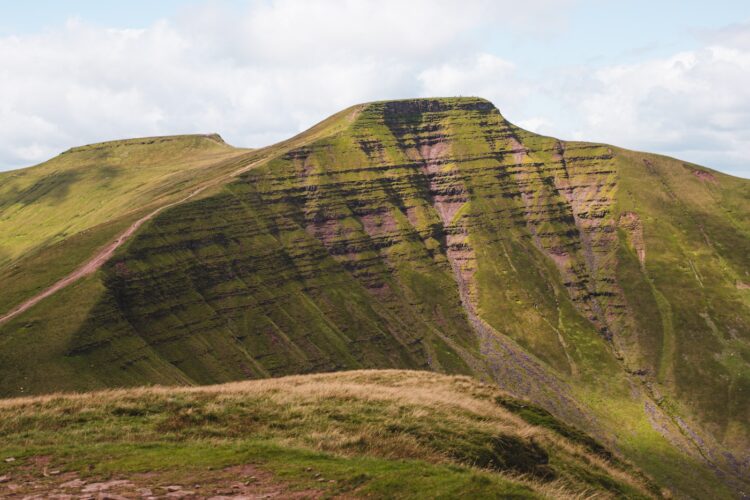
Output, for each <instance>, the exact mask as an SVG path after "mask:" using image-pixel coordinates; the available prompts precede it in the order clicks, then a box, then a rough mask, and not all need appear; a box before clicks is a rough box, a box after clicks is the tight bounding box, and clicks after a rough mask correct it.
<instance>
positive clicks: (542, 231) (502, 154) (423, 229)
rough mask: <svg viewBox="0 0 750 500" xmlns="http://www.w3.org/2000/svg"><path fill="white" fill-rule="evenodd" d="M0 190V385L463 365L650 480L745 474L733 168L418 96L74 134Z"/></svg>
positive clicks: (738, 228) (746, 348)
mask: <svg viewBox="0 0 750 500" xmlns="http://www.w3.org/2000/svg"><path fill="white" fill-rule="evenodd" d="M0 207H2V215H0V225H2V227H3V232H2V236H0V238H1V239H0V244H1V245H2V246H0V262H2V264H0V266H2V267H0V277H2V281H3V284H4V286H3V290H4V291H3V294H2V298H1V299H0V306H2V310H3V311H8V312H11V314H10V315H9V316H8V315H6V316H4V317H3V319H0V322H1V323H0V394H1V395H4V396H19V395H25V394H42V393H47V392H52V391H80V390H93V389H101V388H109V387H129V386H138V385H148V384H165V385H174V384H179V385H183V384H184V385H196V384H214V383H222V382H227V381H232V380H240V379H247V378H266V377H276V376H283V375H290V374H306V373H315V372H328V371H341V370H352V369H361V368H381V369H382V368H400V369H419V370H431V371H436V372H442V373H447V374H454V375H455V374H460V375H471V376H473V377H475V378H477V379H479V380H482V381H484V382H486V383H492V384H493V385H495V386H498V387H499V388H501V389H503V390H505V391H507V392H508V393H510V394H513V395H514V397H517V398H523V399H527V400H530V401H532V402H533V404H535V405H538V406H540V407H543V408H545V409H546V410H547V411H549V412H551V413H552V414H554V415H555V416H556V417H557V418H559V419H561V420H562V421H564V422H566V423H567V424H568V425H572V426H575V427H577V428H581V429H584V430H585V431H586V432H588V433H590V434H591V435H593V436H594V437H595V438H596V439H597V440H600V441H601V442H602V443H604V444H605V445H606V446H608V447H609V448H611V449H612V450H613V451H614V452H615V453H616V454H619V455H622V456H623V457H626V458H627V459H629V460H632V461H633V462H634V463H635V464H636V465H637V466H638V467H640V468H642V469H643V470H644V471H646V472H647V473H648V474H650V475H651V476H653V478H654V480H655V481H656V482H657V483H658V484H659V485H661V486H663V487H665V488H668V489H670V490H673V491H676V492H678V493H680V494H685V495H694V496H697V497H706V496H714V497H721V496H727V497H731V496H733V495H740V494H741V492H742V491H745V492H747V491H748V487H749V486H748V481H747V477H748V476H750V454H748V451H747V450H748V449H750V429H749V426H748V422H749V421H750V419H748V415H750V274H749V271H748V269H749V268H750V217H748V214H750V181H747V180H743V179H738V178H733V177H731V176H728V175H724V174H721V173H719V172H716V171H713V170H710V169H707V168H704V167H701V166H698V165H693V164H689V163H685V162H682V161H679V160H675V159H672V158H667V157H663V156H658V155H651V154H646V153H638V152H633V151H628V150H624V149H621V148H616V147H613V146H608V145H602V144H593V143H583V142H570V141H561V140H558V139H554V138H550V137H544V136H539V135H536V134H532V133H530V132H527V131H525V130H522V129H520V128H518V127H516V126H514V125H512V124H511V123H509V122H508V121H507V120H505V119H504V118H503V116H502V115H501V114H500V112H499V111H498V110H497V109H496V108H495V107H494V106H493V105H492V104H491V103H489V102H488V101H485V100H483V99H478V98H448V99H419V100H404V101H386V102H377V103H370V104H364V105H359V106H354V107H352V108H349V109H347V110H344V111H342V112H341V113H338V114H337V115H334V116H333V117H331V118H329V119H328V120H326V121H324V122H322V123H321V124H319V125H317V126H315V127H314V128H313V129H311V130H310V131H307V132H305V133H303V134H300V135H299V136H297V137H295V138H292V139H290V140H289V141H285V142H283V143H280V144H277V145H274V146H271V147H269V148H261V149H256V150H238V149H235V148H231V147H230V146H228V145H226V144H224V143H223V141H221V140H220V139H219V138H218V137H216V136H180V137H174V138H154V139H140V140H131V141H118V142H115V143H103V144H99V145H93V146H86V147H84V148H76V149H73V150H71V151H70V152H68V153H66V154H63V155H61V156H60V157H58V158H55V159H53V160H51V161H50V162H47V163H46V164H43V165H40V166H37V167H32V168H30V169H25V170H20V171H16V172H10V173H5V174H0ZM123 233H125V237H120V238H117V235H122V234H123ZM111 241H115V243H109V244H108V242H111ZM66 276H68V277H69V278H68V279H67V280H65V277H66ZM59 280H65V281H63V282H61V285H59V286H57V287H54V288H52V289H50V288H49V287H51V286H54V284H55V283H56V282H59ZM44 290H52V291H53V292H54V293H49V294H48V295H44ZM40 294H42V295H40ZM34 297H37V298H41V300H38V301H37V302H35V301H34V300H35V299H34ZM24 304H25V306H24ZM19 305H20V306H23V307H21V308H19ZM24 307H26V308H24ZM685 470H691V471H694V472H692V473H690V474H686V473H685Z"/></svg>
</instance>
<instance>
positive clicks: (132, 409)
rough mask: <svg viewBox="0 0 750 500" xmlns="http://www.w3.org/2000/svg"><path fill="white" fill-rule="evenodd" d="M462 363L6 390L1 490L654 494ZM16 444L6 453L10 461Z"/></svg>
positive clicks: (626, 467) (590, 444)
mask: <svg viewBox="0 0 750 500" xmlns="http://www.w3.org/2000/svg"><path fill="white" fill-rule="evenodd" d="M509 401H514V402H516V403H517V404H519V403H520V402H518V401H516V400H513V399H512V398H510V397H509V396H508V395H507V394H503V393H501V392H499V391H498V390H496V389H493V388H492V387H491V386H488V385H484V384H479V383H477V382H475V381H473V380H472V379H470V378H468V377H447V376H441V375H436V374H432V373H425V372H408V371H360V372H343V373H339V374H331V375H310V376H297V377H289V378H282V379H273V380H263V381H257V382H241V383H234V384H227V385H221V386H210V387H201V388H195V389H184V388H182V389H174V388H169V389H167V388H153V389H135V390H124V391H109V392H103V393H91V394H85V395H77V396H52V397H43V398H30V399H18V400H7V401H4V402H0V432H1V433H2V435H3V436H4V439H3V442H2V443H1V444H0V458H2V459H3V460H0V477H4V478H5V480H4V481H3V482H0V495H1V496H2V497H3V498H14V497H18V498H20V497H22V496H24V495H28V494H33V493H38V492H40V491H43V492H45V493H46V494H53V493H61V494H63V493H67V494H76V493H78V494H80V493H87V492H88V493H91V492H96V491H97V490H100V491H101V490H104V491H106V492H107V493H108V494H125V495H135V494H139V493H141V494H142V493H143V489H148V490H151V492H152V493H154V494H165V493H167V491H168V490H167V487H170V486H172V488H171V489H172V490H175V491H183V492H185V491H190V492H193V493H194V494H197V495H201V496H211V495H218V494H222V493H225V494H226V493H227V492H229V493H231V494H245V495H248V494H258V493H268V492H271V491H277V492H283V496H285V497H288V496H292V497H293V496H294V495H300V496H306V497H307V498H310V497H318V496H333V497H338V496H343V497H346V498H351V497H371V498H372V497H374V498H425V497H430V498H437V497H456V496H466V495H470V496H474V497H482V498H494V497H500V496H502V497H512V498H555V499H558V498H580V496H581V495H585V496H587V497H591V496H594V495H595V496H596V497H597V498H617V497H628V498H652V497H656V496H660V495H661V494H662V493H663V492H661V491H660V490H659V489H658V488H657V487H656V486H655V485H654V483H653V482H652V481H651V480H650V479H649V478H648V477H647V476H646V475H644V474H643V473H642V472H640V471H638V470H637V469H636V468H634V467H633V466H632V465H630V464H628V463H627V462H624V461H623V460H621V459H620V458H618V457H616V456H613V455H612V454H611V452H609V451H608V450H606V449H605V448H603V447H602V446H601V445H599V444H598V443H597V442H596V441H594V440H593V439H591V438H590V437H588V436H586V435H585V434H583V433H581V432H579V431H577V430H575V429H573V428H571V427H569V426H567V425H565V424H563V423H561V422H559V421H557V420H555V419H554V418H552V417H549V416H548V417H547V418H546V419H545V420H543V421H534V420H532V419H530V418H529V417H527V414H532V412H537V413H534V414H535V415H544V414H545V413H544V412H543V410H541V409H538V408H535V407H533V406H530V405H528V404H525V403H524V405H523V408H524V412H525V413H522V414H520V416H519V415H518V414H514V413H513V412H511V411H509V410H508V409H507V408H506V407H505V406H503V405H504V404H508V402H509ZM10 457H12V458H13V459H15V460H13V461H12V462H8V461H7V460H6V459H8V458H10Z"/></svg>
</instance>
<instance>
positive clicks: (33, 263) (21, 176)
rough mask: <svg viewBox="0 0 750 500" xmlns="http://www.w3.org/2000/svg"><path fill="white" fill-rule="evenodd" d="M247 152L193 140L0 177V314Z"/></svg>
mask: <svg viewBox="0 0 750 500" xmlns="http://www.w3.org/2000/svg"><path fill="white" fill-rule="evenodd" d="M246 153H247V150H242V149H236V148H233V147H231V146H229V145H227V144H225V143H224V142H223V141H222V140H221V138H220V137H218V136H215V135H211V136H204V135H192V136H174V137H151V138H143V139H130V140H123V141H113V142H107V143H101V144H92V145H89V146H82V147H78V148H73V149H70V150H68V151H66V152H65V153H63V154H61V155H60V156H58V157H56V158H53V159H52V160H50V161H48V162H45V163H43V164H41V165H38V166H36V167H31V168H26V169H21V170H15V171H11V172H3V173H0V280H2V282H3V283H4V284H5V285H6V286H5V289H4V291H3V294H2V295H0V311H1V312H5V311H7V310H9V309H10V308H11V307H12V306H13V305H16V304H17V303H18V302H20V301H21V300H23V299H24V298H27V297H29V296H30V295H32V294H33V293H34V292H36V291H38V290H40V289H42V288H43V287H45V286H48V285H49V284H51V283H52V282H54V281H55V280H57V279H59V278H60V277H62V276H64V275H65V274H66V273H68V272H70V271H72V270H73V269H74V268H75V267H76V266H77V265H79V264H80V263H81V262H82V261H83V260H84V259H85V258H86V257H88V256H89V255H91V254H92V253H93V252H94V250H95V249H97V248H99V247H101V246H103V245H104V244H105V243H107V241H109V240H111V239H113V238H114V237H115V235H116V234H117V233H119V232H122V231H123V230H124V229H125V228H126V227H127V226H128V225H129V224H130V223H132V222H133V221H135V220H136V219H138V218H139V217H141V216H143V215H144V214H145V213H147V212H149V211H150V210H153V209H154V208H156V207H157V206H159V205H161V204H166V203H168V202H170V201H172V200H174V199H176V198H177V197H179V196H182V195H183V193H184V192H188V191H189V190H190V189H193V188H194V187H195V186H197V185H200V184H201V183H203V182H206V181H207V180H209V179H211V178H212V177H214V176H216V175H218V174H219V173H221V172H222V171H226V169H227V168H228V167H229V166H230V165H231V164H232V160H233V159H235V158H237V157H238V156H242V155H243V154H246Z"/></svg>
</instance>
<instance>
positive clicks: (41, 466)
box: [0, 457, 328, 500]
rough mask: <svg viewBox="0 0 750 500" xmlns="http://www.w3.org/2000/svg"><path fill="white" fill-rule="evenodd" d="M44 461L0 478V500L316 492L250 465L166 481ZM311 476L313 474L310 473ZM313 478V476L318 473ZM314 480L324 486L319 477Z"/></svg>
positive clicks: (313, 494) (288, 495)
mask: <svg viewBox="0 0 750 500" xmlns="http://www.w3.org/2000/svg"><path fill="white" fill-rule="evenodd" d="M48 462H49V459H48V458H47V457H36V458H34V459H31V460H30V461H29V464H28V465H26V466H24V467H21V468H18V469H16V470H15V471H14V472H13V473H12V474H7V475H6V476H3V477H4V478H5V480H4V481H0V498H8V499H12V498H19V499H21V498H23V499H37V498H38V499H42V498H45V499H46V498H56V499H60V500H62V499H71V500H72V499H89V500H94V499H97V500H106V499H109V500H120V499H129V498H153V499H157V498H158V499H167V498H207V499H213V500H220V499H260V498H285V499H286V498H292V499H297V498H299V499H301V498H319V497H320V496H321V495H322V493H323V492H322V491H321V490H314V489H307V490H295V489H292V488H291V487H290V485H289V484H287V483H285V482H283V481H280V480H278V479H277V478H275V477H274V476H273V474H271V473H270V472H268V471H265V470H262V469H259V468H257V467H256V466H254V465H250V464H247V465H239V466H234V467H227V468H224V469H220V470H203V471H186V472H185V473H184V474H183V475H182V477H180V476H179V475H178V476H175V475H174V473H170V475H169V478H168V480H167V479H165V478H164V477H163V476H162V475H161V474H159V473H156V472H146V473H137V474H131V475H129V476H128V477H114V478H101V477H80V476H79V475H78V473H75V472H65V473H59V472H58V473H57V474H50V473H49V471H48V469H47V465H46V464H47V463H48ZM311 474H313V475H315V473H314V471H311ZM318 475H319V474H318ZM317 480H319V481H321V482H327V481H328V479H326V478H323V477H319V478H317Z"/></svg>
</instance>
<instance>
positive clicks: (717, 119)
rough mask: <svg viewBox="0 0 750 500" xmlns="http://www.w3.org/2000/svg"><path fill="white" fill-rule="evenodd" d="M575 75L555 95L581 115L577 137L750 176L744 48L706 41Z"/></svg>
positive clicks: (749, 90) (748, 65) (748, 58)
mask: <svg viewBox="0 0 750 500" xmlns="http://www.w3.org/2000/svg"><path fill="white" fill-rule="evenodd" d="M574 80H575V82H576V83H577V85H575V84H572V83H568V84H567V85H566V86H565V87H564V88H565V89H566V90H567V93H566V95H564V96H563V95H560V96H559V97H560V99H561V100H562V99H565V100H566V102H567V105H568V107H569V109H570V113H571V114H573V115H575V116H579V117H580V121H579V123H578V124H577V125H578V126H577V127H576V128H575V132H574V133H573V135H574V136H575V137H576V138H586V139H588V140H597V141H605V142H610V143H615V144H618V145H621V146H626V147H632V148H638V149H645V150H649V151H656V152H663V153H665V154H670V155H673V156H677V157H681V158H685V159H689V160H692V161H695V162H698V163H704V164H706V165H707V166H714V167H723V169H725V170H727V171H730V172H732V173H735V174H738V175H743V176H745V177H750V157H748V155H747V151H749V150H750V85H749V84H748V83H749V82H750V47H747V48H740V47H732V46H728V45H721V44H711V45H709V46H706V47H703V48H701V49H699V50H695V51H688V52H681V53H678V54H675V55H673V56H671V57H666V58H661V59H653V60H648V61H643V62H640V63H638V64H630V65H618V66H610V67H605V68H601V69H599V70H597V71H595V72H593V73H592V74H585V73H582V74H579V75H578V77H576V78H574ZM571 88H575V91H573V92H571V91H570V89H571ZM571 130H572V128H571ZM556 132H560V130H559V129H558V130H556Z"/></svg>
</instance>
